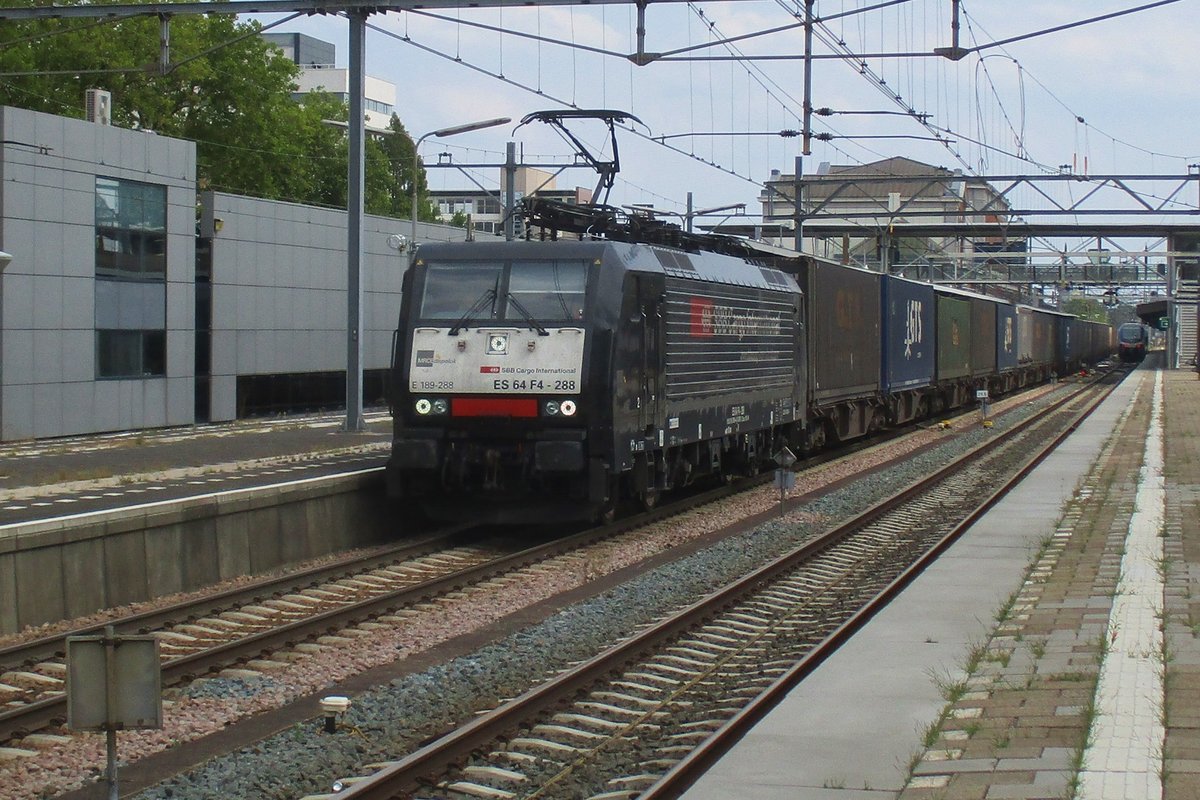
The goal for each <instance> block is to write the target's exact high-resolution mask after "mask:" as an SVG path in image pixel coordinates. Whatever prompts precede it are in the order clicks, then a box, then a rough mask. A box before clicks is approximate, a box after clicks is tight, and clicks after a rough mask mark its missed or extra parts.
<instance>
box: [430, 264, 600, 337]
mask: <svg viewBox="0 0 1200 800" xmlns="http://www.w3.org/2000/svg"><path fill="white" fill-rule="evenodd" d="M586 284H587V263H586V262H584V261H574V260H569V261H515V262H512V263H497V262H490V263H483V262H470V261H453V262H450V261H447V262H430V263H429V264H428V266H427V267H426V270H425V277H424V287H423V288H422V290H421V312H420V317H421V318H422V319H429V320H433V319H441V320H450V319H452V320H459V319H461V318H462V317H463V316H464V315H469V317H470V320H469V322H470V323H474V324H478V323H480V322H491V321H496V320H501V319H503V320H506V321H513V322H518V323H519V324H524V323H526V322H528V320H529V319H530V318H532V319H533V320H536V321H537V322H539V323H545V322H578V321H579V320H582V319H583V316H584V297H585V292H584V289H585V286H586Z"/></svg>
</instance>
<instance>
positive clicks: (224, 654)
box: [0, 389, 1085, 742]
mask: <svg viewBox="0 0 1200 800" xmlns="http://www.w3.org/2000/svg"><path fill="white" fill-rule="evenodd" d="M1084 390H1085V389H1080V390H1077V392H1076V393H1075V394H1078V392H1080V391H1084ZM1073 396H1075V395H1074V394H1073V395H1070V396H1069V397H1068V398H1064V399H1063V401H1062V402H1067V401H1068V400H1069V399H1070V397H1073ZM966 413H973V412H966ZM896 435H903V434H902V433H896V432H889V433H888V434H884V435H883V436H882V437H878V438H873V439H871V440H869V441H860V442H856V443H853V444H851V445H849V446H847V447H843V448H840V449H838V450H836V451H829V452H827V453H822V454H819V455H817V456H814V457H812V458H809V459H806V460H804V461H802V462H800V463H799V464H797V467H799V468H814V467H817V466H820V465H822V464H825V463H828V462H830V461H834V460H837V459H840V458H844V457H846V456H847V455H848V454H851V453H854V452H856V451H858V450H860V449H864V448H866V447H871V446H874V445H876V444H878V443H879V442H880V441H881V440H882V441H887V440H888V439H890V438H894V437H895V436H896ZM891 463H892V462H884V463H881V464H877V465H875V466H873V467H871V468H870V469H868V470H866V471H865V472H862V473H859V475H858V476H859V477H861V475H863V474H870V473H874V472H878V471H882V470H884V469H886V468H887V467H888V466H889V465H890V464H891ZM770 480H771V475H770V473H763V474H760V475H756V476H753V477H749V478H741V479H739V480H737V481H735V482H733V483H731V484H729V485H724V486H719V487H716V488H713V489H710V490H706V491H701V492H698V493H696V494H693V495H690V496H686V497H681V498H679V499H677V500H675V501H674V502H671V503H665V504H663V505H661V506H659V507H657V508H655V509H652V510H650V511H646V512H642V513H640V514H637V515H634V516H631V517H627V518H624V519H620V520H617V521H616V522H613V523H610V524H607V525H602V526H599V527H596V528H591V529H588V530H585V531H582V532H580V533H576V534H573V535H570V536H567V537H564V538H560V539H555V540H553V541H549V542H546V543H543V544H539V545H535V546H533V547H529V548H525V549H523V550H521V551H519V552H516V553H512V554H510V555H507V556H503V557H501V558H499V559H495V560H492V561H488V562H486V563H483V564H478V565H475V566H472V567H468V568H465V569H462V570H457V571H454V572H451V573H447V574H446V575H443V576H441V577H438V578H434V579H431V580H428V581H423V582H420V583H417V584H412V585H409V586H407V587H402V588H398V589H396V590H394V591H392V592H386V593H383V594H380V595H377V596H375V597H371V598H366V599H363V600H359V601H352V602H350V603H347V604H346V605H344V606H339V607H337V608H333V609H326V610H325V611H321V612H318V613H316V614H314V615H313V616H310V617H305V618H304V619H300V620H294V621H292V622H288V623H285V624H283V625H282V626H273V627H272V628H271V629H269V630H265V631H259V632H257V633H252V634H249V635H247V636H243V637H241V638H238V639H234V640H230V641H227V642H223V643H220V644H217V645H215V646H213V647H209V648H206V649H204V650H202V651H198V652H196V653H190V654H187V655H183V656H179V657H178V658H174V659H169V660H167V661H164V662H163V665H162V669H163V683H164V685H172V684H176V683H180V682H184V681H187V680H189V679H191V678H194V677H195V676H198V675H202V674H206V673H208V672H211V671H214V670H217V669H221V668H225V667H228V666H231V665H234V664H237V663H239V662H245V661H247V660H249V659H251V658H255V657H258V656H261V655H263V654H264V653H267V652H269V651H271V650H272V649H279V648H282V647H288V646H291V645H294V644H296V643H297V642H300V641H305V640H308V639H312V638H315V637H317V636H320V635H323V634H325V633H327V632H329V631H330V630H336V629H337V628H339V627H346V626H348V625H352V624H355V623H357V622H362V621H364V620H369V619H372V618H375V617H378V616H382V615H385V614H386V613H388V612H389V611H393V610H395V609H396V608H397V607H401V606H404V605H406V604H410V603H414V602H418V601H419V600H422V599H425V598H428V597H431V596H436V595H438V594H442V593H445V592H450V591H453V590H455V589H459V588H462V587H463V586H465V585H469V584H471V583H477V582H480V581H483V580H486V579H487V578H490V577H494V576H495V575H497V574H500V573H503V572H504V571H506V570H514V569H519V568H520V567H522V566H527V565H528V564H532V563H536V562H538V561H543V560H546V559H549V558H552V557H554V556H557V555H561V554H563V553H566V552H570V551H571V550H573V549H576V548H579V547H583V546H586V545H587V544H589V543H592V542H595V541H599V540H602V539H605V538H609V537H611V536H615V535H617V534H620V533H622V532H624V531H627V530H630V529H633V528H635V527H639V526H642V525H646V524H649V523H652V522H655V521H658V520H661V519H666V518H668V517H671V516H674V515H677V514H680V513H683V512H684V511H687V510H690V509H692V508H695V507H697V506H701V505H704V504H707V503H711V502H715V501H717V500H721V499H724V498H726V497H729V496H731V495H733V494H736V493H738V492H741V491H745V490H747V489H748V488H753V487H755V486H758V485H761V484H764V483H767V482H769V481H770ZM804 498H805V496H802V497H800V498H793V499H792V500H791V502H793V503H798V502H802V501H803V500H804ZM469 528H470V526H467V525H461V526H456V527H454V528H452V529H451V530H449V531H447V532H442V533H438V534H434V535H432V536H429V537H427V538H425V539H422V540H420V541H418V542H415V543H414V542H406V543H404V544H401V545H396V546H394V547H391V548H388V549H386V550H383V551H376V552H374V553H369V554H366V555H363V556H355V557H352V558H348V559H344V560H341V561H338V562H336V563H333V564H326V565H322V566H318V567H314V568H311V569H309V570H306V571H304V572H301V573H292V574H289V575H282V576H279V577H275V578H268V579H265V580H262V581H258V582H255V583H253V584H249V585H246V586H240V587H234V588H231V589H228V590H224V591H222V592H219V593H217V594H215V595H210V596H206V597H202V598H197V599H194V600H185V601H181V602H179V603H175V604H172V605H171V606H168V607H165V608H162V609H155V610H151V611H147V612H143V613H139V614H134V615H130V616H129V617H125V618H122V619H119V620H113V621H109V622H102V623H97V624H95V625H89V626H82V627H79V628H76V629H73V630H71V631H68V632H64V633H62V634H56V635H53V636H47V637H44V638H42V639H38V640H35V641H33V642H28V643H25V644H20V645H11V646H9V647H5V648H0V664H2V663H5V662H8V664H9V665H10V666H9V667H6V668H0V672H2V671H4V669H11V668H13V666H14V662H19V663H21V664H30V663H33V662H36V661H41V660H47V659H53V658H62V657H63V656H64V654H65V650H66V644H65V640H66V638H67V637H68V636H78V635H94V634H96V633H100V632H102V631H103V629H104V626H105V625H107V624H112V625H114V626H115V627H116V629H117V631H118V632H120V633H146V632H150V631H153V630H156V629H161V628H164V627H166V626H168V625H170V624H175V623H178V622H179V621H180V620H183V621H190V620H194V619H197V618H200V617H204V616H209V615H213V614H218V613H221V612H222V611H227V610H230V609H233V608H236V607H237V606H239V605H247V604H252V603H256V602H260V601H262V600H263V599H264V598H267V597H271V596H278V595H279V594H286V593H289V592H294V591H302V590H303V589H305V588H309V587H312V586H315V585H319V584H320V583H322V582H331V581H334V580H337V579H339V578H344V577H352V576H353V574H354V572H355V571H358V572H362V571H367V570H370V569H373V568H375V567H376V566H378V565H382V564H386V563H388V562H394V561H395V560H397V559H405V558H419V557H420V556H422V555H428V554H430V553H433V552H436V551H437V549H438V548H439V547H442V546H445V545H447V544H450V543H451V542H452V541H453V540H454V539H455V538H456V537H459V536H463V535H464V533H465V532H466V531H468V530H469ZM65 719H66V697H65V695H61V694H56V695H53V696H49V697H45V698H42V699H40V700H36V701H33V702H30V703H27V704H24V705H20V706H14V707H12V708H8V709H3V710H0V742H3V741H10V740H12V739H15V738H19V737H20V736H22V735H27V734H29V733H31V732H34V731H37V730H41V729H43V728H46V727H49V726H52V725H55V724H60V723H62V722H63V721H64V720H65Z"/></svg>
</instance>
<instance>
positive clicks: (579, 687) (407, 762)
mask: <svg viewBox="0 0 1200 800" xmlns="http://www.w3.org/2000/svg"><path fill="white" fill-rule="evenodd" d="M1093 386H1094V384H1089V385H1088V386H1085V387H1083V388H1081V389H1080V390H1078V391H1076V392H1074V393H1072V394H1070V395H1068V396H1067V397H1065V398H1062V400H1061V401H1060V402H1058V403H1057V404H1055V405H1053V406H1050V407H1048V408H1046V409H1043V410H1041V411H1039V412H1037V413H1035V414H1033V415H1031V416H1030V417H1028V418H1026V419H1025V420H1022V421H1021V422H1020V423H1018V424H1016V425H1014V426H1013V428H1011V429H1009V430H1008V431H1005V432H1004V435H1003V436H1000V437H996V438H994V439H991V440H989V441H987V442H983V443H981V444H980V445H978V446H976V447H974V448H972V449H971V450H969V451H968V452H966V453H964V454H962V455H961V456H959V457H958V458H956V459H954V460H953V461H951V462H950V463H948V464H946V465H945V466H943V467H942V468H940V469H938V470H937V471H936V472H934V473H932V474H931V475H928V476H926V477H924V478H922V479H920V480H918V481H915V482H914V483H912V484H910V485H909V486H907V487H905V488H904V489H901V490H900V491H899V492H897V493H895V494H893V495H892V496H891V497H888V498H886V499H884V500H882V501H880V502H878V503H876V504H874V505H872V506H871V507H870V508H868V509H866V510H865V511H863V512H862V513H860V514H859V515H857V516H856V517H854V518H853V519H851V520H849V521H847V522H845V523H843V524H841V525H839V526H837V527H836V528H834V529H832V530H829V531H827V532H825V533H824V534H821V535H820V536H818V537H817V538H815V539H813V540H811V541H809V542H807V543H805V544H804V545H802V546H800V547H799V548H796V549H795V550H793V551H792V552H790V553H787V554H785V555H783V556H780V557H779V558H777V559H775V560H774V561H772V562H770V563H768V564H766V565H764V566H762V567H760V568H759V569H757V570H755V571H754V572H752V573H750V574H748V575H746V576H745V577H743V578H741V579H739V580H737V581H735V582H734V583H731V584H729V585H727V586H725V587H724V588H722V589H720V590H718V591H716V592H714V593H712V594H710V595H708V596H707V597H705V598H703V599H701V600H699V601H697V602H695V603H693V604H692V605H690V606H688V607H687V608H685V609H683V610H682V611H680V612H678V613H677V614H674V615H672V616H671V617H669V618H667V619H664V620H662V621H661V622H658V623H656V624H654V625H653V626H651V627H649V628H647V629H645V630H644V631H642V632H640V633H638V634H636V635H634V636H632V637H631V638H629V639H628V640H626V641H624V642H621V643H619V644H617V645H614V646H613V647H611V648H609V649H607V650H605V651H604V652H602V653H600V654H598V655H596V656H595V657H593V658H591V659H589V660H587V661H585V662H583V663H580V664H578V665H576V666H574V667H573V668H571V669H569V670H566V671H564V672H562V673H560V674H559V675H557V676H556V677H555V678H553V679H551V680H550V681H547V682H545V683H543V684H541V685H539V686H537V687H534V688H533V689H530V690H529V691H527V692H525V693H523V694H522V695H520V696H519V697H516V698H514V699H512V700H510V701H508V702H506V703H504V704H502V705H501V706H499V707H498V708H496V709H494V710H492V711H490V712H487V713H485V714H482V715H480V716H478V717H475V718H474V719H472V720H471V721H469V722H467V723H466V724H465V725H463V726H462V727H460V728H458V729H456V730H454V731H452V732H450V733H448V734H446V735H444V736H442V737H441V738H439V739H436V740H434V741H433V742H431V743H429V744H427V745H425V746H424V747H421V748H419V749H418V750H416V751H414V752H412V753H410V754H409V755H407V756H404V757H403V758H400V759H398V760H396V761H394V762H391V763H390V764H389V765H388V766H386V767H384V768H383V769H381V770H380V771H378V772H376V773H374V774H372V775H370V776H366V777H363V778H360V779H356V780H355V781H353V782H347V784H346V785H345V787H344V788H343V789H342V790H341V791H340V792H339V794H338V796H339V798H354V800H392V798H396V797H400V796H405V793H406V792H411V791H415V790H417V789H419V788H420V787H421V786H422V785H427V784H429V783H431V782H432V781H433V780H434V778H433V777H432V776H436V775H439V774H441V773H443V772H445V771H446V770H448V769H450V768H452V767H453V766H455V765H456V764H459V763H462V762H464V761H466V760H467V759H468V758H469V757H470V756H471V755H472V753H474V752H476V751H477V750H478V749H479V748H481V747H484V746H485V745H487V744H488V743H490V742H492V741H494V740H495V739H497V738H499V737H501V736H502V735H503V734H504V733H506V732H508V731H510V730H512V729H513V728H515V727H517V726H519V725H520V724H521V723H522V722H524V721H527V720H528V719H529V718H530V717H531V716H533V715H534V714H535V713H536V711H537V710H538V709H544V708H548V707H552V706H553V705H555V704H557V703H561V702H563V701H565V700H567V699H569V698H571V697H573V696H576V695H577V694H578V693H580V692H582V691H584V690H585V689H586V688H587V687H588V686H590V685H592V684H594V683H595V682H596V681H597V680H598V679H599V678H600V677H602V676H604V675H607V674H609V673H612V672H615V671H618V670H620V669H621V668H623V667H624V666H625V665H627V664H629V663H631V662H633V661H635V660H637V659H638V658H640V657H642V656H643V655H645V654H647V653H649V652H652V651H653V650H655V649H656V648H657V647H659V646H660V645H662V644H663V643H665V642H668V641H672V640H674V639H676V638H678V636H679V635H680V634H682V633H684V632H686V631H687V630H689V629H691V628H693V627H695V626H696V625H698V624H701V623H703V622H704V621H706V620H708V619H710V618H712V617H714V616H715V615H717V614H718V613H719V612H720V611H721V610H723V609H724V608H727V607H728V606H730V605H732V604H734V603H735V602H736V601H737V600H738V599H740V598H741V597H743V596H745V595H747V594H749V593H751V592H753V591H754V590H755V589H756V588H757V587H759V586H761V585H762V584H764V583H767V582H769V581H771V580H773V579H774V578H776V577H777V576H779V575H781V574H783V573H786V572H790V571H791V570H793V569H795V568H796V567H797V566H798V565H799V564H802V563H803V562H805V561H807V560H809V559H810V558H811V557H812V556H814V555H815V554H816V553H818V552H820V551H822V550H825V549H826V548H828V547H829V546H830V545H832V544H835V543H837V542H840V541H842V540H843V539H846V538H847V537H849V536H850V535H851V534H853V533H854V532H855V531H856V530H858V529H860V528H862V527H863V526H865V525H867V524H870V523H871V522H873V521H875V520H876V519H878V518H880V517H882V516H883V515H884V514H885V513H887V512H888V511H890V510H892V509H894V508H896V507H898V506H900V505H903V504H904V503H906V502H908V501H909V500H911V499H912V498H914V497H916V496H917V495H919V494H921V493H922V492H924V491H925V490H927V489H928V488H930V487H932V486H933V485H935V484H937V483H939V482H941V481H942V480H943V479H945V478H947V477H948V476H950V475H951V474H953V473H954V472H956V471H958V470H959V469H962V468H963V467H964V466H966V465H968V464H970V463H972V462H974V461H975V460H977V459H978V458H980V457H981V456H983V455H985V454H987V453H989V452H991V451H992V450H994V449H995V448H997V447H1000V446H1001V445H1002V444H1005V443H1007V442H1009V441H1012V439H1013V438H1014V437H1016V436H1017V435H1019V434H1020V433H1023V432H1025V431H1027V430H1029V429H1030V428H1031V427H1032V426H1033V425H1036V424H1037V423H1039V422H1041V421H1042V420H1043V419H1045V418H1046V417H1047V416H1049V415H1050V414H1053V413H1055V412H1057V411H1059V410H1061V409H1062V408H1063V407H1065V406H1066V405H1067V404H1068V403H1070V402H1072V401H1073V400H1075V399H1076V398H1078V397H1079V396H1080V395H1081V394H1082V393H1083V392H1086V391H1088V390H1089V389H1091V388H1092V387H1093ZM1114 388H1115V385H1114ZM1108 391H1109V392H1111V391H1112V389H1111V388H1110V389H1109V390H1108ZM1104 396H1107V393H1106V394H1105V395H1104ZM1102 399H1103V397H1102V398H1101V400H1102ZM1099 402H1100V400H1097V401H1096V402H1095V404H1091V405H1089V407H1088V409H1087V410H1086V413H1091V409H1092V408H1094V407H1095V405H1098V403H1099ZM1081 420H1082V417H1080V416H1077V417H1076V418H1075V419H1073V420H1072V422H1071V423H1070V424H1069V425H1068V427H1067V429H1066V431H1065V432H1064V433H1063V434H1062V435H1061V436H1057V437H1055V438H1054V439H1052V440H1051V443H1050V444H1049V445H1048V446H1046V447H1044V448H1043V449H1042V450H1041V451H1040V452H1039V454H1038V456H1037V457H1038V458H1044V457H1045V455H1047V454H1048V453H1049V452H1050V450H1052V449H1053V447H1055V446H1057V444H1058V443H1059V442H1060V441H1061V439H1062V438H1065V436H1066V435H1068V434H1069V433H1070V432H1071V431H1073V430H1074V429H1075V428H1076V427H1077V426H1078V424H1079V422H1080V421H1081ZM1033 466H1034V464H1033V463H1027V464H1026V465H1025V466H1024V467H1022V469H1021V470H1020V472H1019V474H1021V475H1023V474H1026V473H1027V472H1028V470H1030V469H1032V468H1033ZM1012 483H1013V482H1008V483H1006V484H1005V485H1004V486H1003V487H1002V488H1001V489H1000V490H997V491H996V492H994V493H993V494H992V495H991V496H989V498H988V500H987V501H986V503H985V506H983V507H981V508H980V509H977V510H976V511H974V512H973V513H972V515H971V516H970V519H971V520H974V519H976V518H977V517H978V515H979V514H982V513H983V511H985V510H986V508H987V507H989V506H990V505H991V504H993V503H995V502H996V500H998V499H999V497H1000V496H1002V494H1003V493H1004V492H1006V491H1007V490H1008V489H1009V488H1010V487H1011V485H1012ZM963 529H964V530H965V528H963ZM948 545H949V542H948V541H946V542H944V543H943V544H940V545H939V547H941V549H943V550H944V548H945V547H946V546H948ZM938 552H939V553H940V552H941V551H940V550H939V551H938ZM935 555H936V554H935ZM933 557H935V556H928V557H926V558H925V559H923V560H922V561H923V563H924V564H927V563H928V561H929V560H932V558H933ZM922 568H923V567H922ZM915 574H916V573H915V572H914V573H913V575H915ZM910 579H911V577H910ZM901 588H903V586H902V584H900V583H895V584H894V585H889V587H888V589H886V590H885V595H886V597H887V599H890V598H891V597H893V596H894V595H895V593H897V592H898V591H899V590H900V589H901ZM884 604H886V601H885V600H881V601H879V604H878V605H875V604H873V606H872V607H873V610H872V612H871V613H874V611H876V610H878V608H880V607H882V605H884ZM865 619H866V618H863V620H860V621H858V622H857V623H855V624H854V625H851V624H850V623H847V624H846V625H843V626H842V627H841V628H840V629H839V632H838V633H839V639H838V640H837V641H836V642H832V643H831V644H830V645H829V646H828V647H825V648H823V649H822V652H824V655H823V656H822V658H824V657H826V656H827V655H828V653H829V652H832V650H833V649H836V646H835V645H838V644H840V643H841V642H842V641H844V639H845V638H848V636H849V635H850V634H851V633H852V632H853V630H856V629H857V628H858V627H860V626H861V624H862V623H863V622H864V621H865ZM810 669H811V667H810ZM756 713H760V714H761V713H762V712H761V711H760V712H756ZM748 719H749V717H748ZM673 780H675V779H673ZM692 780H694V778H692Z"/></svg>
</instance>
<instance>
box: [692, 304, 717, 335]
mask: <svg viewBox="0 0 1200 800" xmlns="http://www.w3.org/2000/svg"><path fill="white" fill-rule="evenodd" d="M691 305H692V315H691V316H692V325H691V328H692V336H697V337H705V336H712V335H713V301H712V300H709V299H707V298H704V297H693V298H692V304H691Z"/></svg>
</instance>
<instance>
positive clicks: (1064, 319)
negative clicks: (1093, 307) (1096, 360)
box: [1044, 311, 1075, 376]
mask: <svg viewBox="0 0 1200 800" xmlns="http://www.w3.org/2000/svg"><path fill="white" fill-rule="evenodd" d="M1044 313H1045V314H1046V315H1047V316H1049V317H1050V326H1051V328H1052V329H1053V331H1054V335H1055V339H1054V371H1055V372H1056V373H1057V374H1058V375H1059V376H1062V375H1066V374H1067V373H1069V372H1073V371H1074V370H1075V366H1074V365H1075V355H1074V353H1075V347H1074V343H1073V342H1072V341H1071V323H1072V322H1073V321H1074V319H1075V318H1074V317H1073V316H1071V315H1070V314H1064V313H1062V312H1061V311H1046V312H1044Z"/></svg>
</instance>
